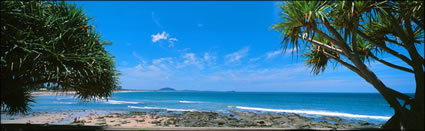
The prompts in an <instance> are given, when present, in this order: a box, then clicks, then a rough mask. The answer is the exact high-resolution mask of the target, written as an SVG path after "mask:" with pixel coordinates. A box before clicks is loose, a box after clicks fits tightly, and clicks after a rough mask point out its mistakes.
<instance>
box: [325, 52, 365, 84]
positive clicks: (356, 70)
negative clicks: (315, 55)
mask: <svg viewBox="0 0 425 131" xmlns="http://www.w3.org/2000/svg"><path fill="white" fill-rule="evenodd" d="M323 53H324V54H325V55H327V56H329V57H331V58H332V59H334V60H336V61H338V62H339V63H341V64H342V65H344V66H345V67H347V68H348V69H350V70H352V71H354V72H355V73H357V74H359V75H360V77H363V79H365V80H366V81H368V80H367V79H366V77H365V76H364V74H363V73H361V72H360V70H359V69H357V67H355V66H353V65H351V64H349V63H347V62H345V61H344V60H342V59H341V58H339V57H336V56H334V55H332V54H329V53H327V52H323Z"/></svg>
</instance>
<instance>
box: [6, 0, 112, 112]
mask: <svg viewBox="0 0 425 131" xmlns="http://www.w3.org/2000/svg"><path fill="white" fill-rule="evenodd" d="M1 7H2V8H1V10H0V12H1V26H0V28H1V64H0V68H1V110H2V111H7V112H8V113H10V114H15V113H26V112H27V111H28V110H30V108H29V107H28V104H29V103H30V102H34V101H33V99H32V98H31V91H32V90H35V89H38V88H42V87H45V88H47V89H48V90H54V91H58V92H61V91H69V90H75V91H76V92H77V96H78V98H80V99H81V100H84V101H85V100H97V99H102V98H106V97H108V96H110V95H111V94H112V91H113V90H114V89H116V88H117V85H118V81H117V75H119V74H118V72H117V71H116V70H115V69H114V61H113V59H112V58H113V56H111V54H109V53H108V52H107V51H106V50H105V48H104V46H105V45H108V44H110V42H104V41H102V40H101V39H100V35H99V34H98V33H97V32H96V31H95V30H94V29H93V25H89V24H88V22H89V20H90V18H88V17H87V16H86V15H85V14H84V12H83V11H82V9H81V8H77V7H76V6H75V5H73V4H67V3H65V2H42V1H31V2H22V1H1Z"/></svg>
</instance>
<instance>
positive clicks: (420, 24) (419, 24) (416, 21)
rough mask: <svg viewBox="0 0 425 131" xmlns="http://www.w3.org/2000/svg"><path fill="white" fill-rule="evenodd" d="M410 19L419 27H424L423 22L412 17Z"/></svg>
mask: <svg viewBox="0 0 425 131" xmlns="http://www.w3.org/2000/svg"><path fill="white" fill-rule="evenodd" d="M412 21H413V22H415V24H416V25H418V26H419V27H421V28H422V29H424V23H423V22H420V21H419V20H418V19H416V18H412Z"/></svg>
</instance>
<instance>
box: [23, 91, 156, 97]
mask: <svg viewBox="0 0 425 131" xmlns="http://www.w3.org/2000/svg"><path fill="white" fill-rule="evenodd" d="M116 92H149V91H143V90H117V91H114V93H116ZM75 93H76V92H75V91H66V92H60V91H59V92H54V91H35V92H31V95H32V96H61V95H74V94H75Z"/></svg>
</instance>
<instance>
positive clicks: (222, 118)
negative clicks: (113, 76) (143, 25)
mask: <svg viewBox="0 0 425 131" xmlns="http://www.w3.org/2000/svg"><path fill="white" fill-rule="evenodd" d="M75 118H77V121H76V122H74V119H75ZM1 124H47V125H81V126H103V127H108V128H110V129H121V128H129V129H131V128H149V129H174V128H176V129H180V128H184V129H189V128H194V129H199V128H198V127H202V128H206V129H210V128H212V129H215V128H217V129H230V128H244V129H251V128H264V129H269V128H270V129H274V128H276V129H323V128H324V129H379V128H380V127H381V126H382V124H379V125H376V124H373V123H369V122H366V121H357V122H356V121H352V120H351V121H350V120H346V119H342V118H339V117H324V118H323V120H320V121H315V120H314V119H313V118H309V117H304V116H301V115H299V114H294V113H266V114H259V113H255V112H246V111H243V112H232V113H230V114H220V113H217V112H199V111H192V112H191V111H183V112H181V111H163V112H160V111H158V110H153V111H147V112H145V111H101V110H80V111H69V112H41V113H40V112H33V113H30V114H27V115H25V116H21V118H19V116H18V117H16V118H13V117H10V118H4V119H3V114H2V120H1Z"/></svg>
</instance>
